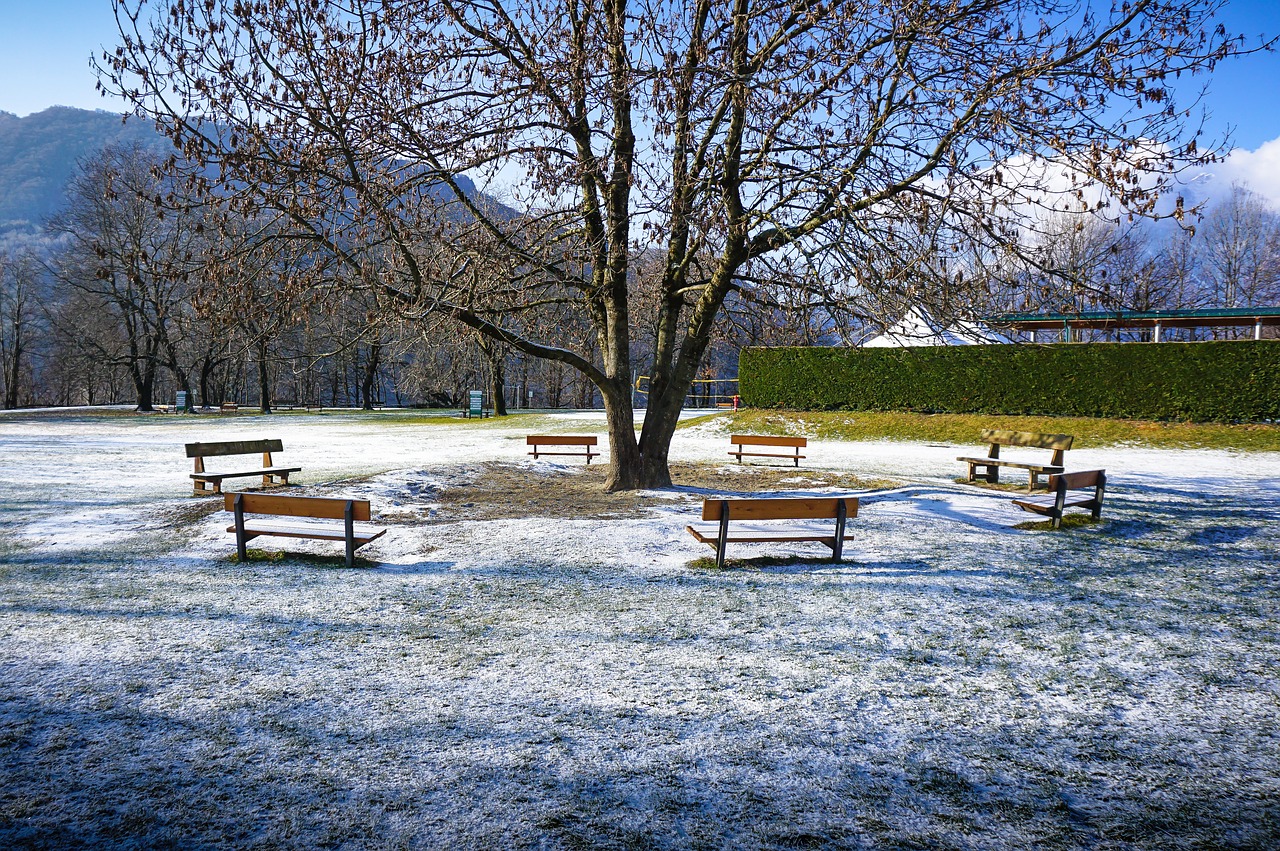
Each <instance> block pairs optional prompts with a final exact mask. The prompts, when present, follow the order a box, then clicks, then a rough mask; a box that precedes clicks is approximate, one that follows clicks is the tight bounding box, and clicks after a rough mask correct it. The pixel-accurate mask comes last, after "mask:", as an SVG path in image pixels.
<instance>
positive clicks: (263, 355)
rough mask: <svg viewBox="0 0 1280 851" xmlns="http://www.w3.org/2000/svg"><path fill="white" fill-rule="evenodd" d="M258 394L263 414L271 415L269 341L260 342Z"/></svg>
mask: <svg viewBox="0 0 1280 851" xmlns="http://www.w3.org/2000/svg"><path fill="white" fill-rule="evenodd" d="M258 393H259V397H258V398H259V399H260V400H261V403H260V405H259V408H260V409H261V410H262V413H264V414H269V413H271V375H270V371H269V370H268V369H267V341H266V340H265V339H263V340H260V341H259V342H258Z"/></svg>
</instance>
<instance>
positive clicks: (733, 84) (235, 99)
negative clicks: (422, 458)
mask: <svg viewBox="0 0 1280 851" xmlns="http://www.w3.org/2000/svg"><path fill="white" fill-rule="evenodd" d="M113 4H114V6H115V10H116V16H117V20H118V22H119V24H120V29H121V37H122V38H121V43H120V45H119V47H118V48H117V49H116V50H114V51H112V52H110V53H108V54H106V55H105V56H104V57H103V61H102V64H101V75H100V80H101V83H102V85H103V86H104V87H105V88H107V89H109V90H111V91H114V92H116V93H119V94H121V95H123V96H125V97H126V98H128V99H129V100H130V101H131V102H132V103H133V104H134V105H135V107H136V109H137V111H138V112H140V113H142V114H144V115H149V116H152V117H154V118H156V119H157V120H158V121H159V122H160V123H161V125H162V126H164V127H165V128H166V129H167V130H169V131H170V132H171V134H172V136H173V138H174V140H175V141H176V143H177V144H178V145H179V146H180V149H181V151H182V152H183V153H184V154H185V155H186V156H188V157H190V158H191V159H193V160H195V161H197V162H200V163H204V164H206V165H207V166H208V171H207V174H209V175H214V176H215V177H213V178H211V179H213V180H214V181H215V182H216V183H217V184H218V185H217V189H218V191H219V192H220V193H221V194H222V195H223V196H224V197H226V198H227V199H229V201H230V203H232V204H234V205H236V206H238V207H239V208H241V209H242V210H245V211H252V212H254V213H259V212H265V211H270V212H272V213H274V214H275V215H276V216H277V217H278V219H279V221H280V230H278V231H276V232H275V233H276V235H278V236H279V235H291V236H293V237H295V238H297V239H300V240H304V241H307V242H308V243H309V244H313V245H316V246H324V247H325V248H326V249H327V250H328V251H330V252H331V253H332V254H333V256H334V257H336V258H338V259H339V260H340V261H341V262H342V263H344V264H346V265H347V266H348V268H349V269H350V272H351V274H350V275H349V276H348V278H347V280H349V281H352V282H358V284H359V286H362V287H368V288H373V289H376V290H378V291H379V293H380V297H381V298H382V299H383V300H384V303H385V304H387V305H388V306H394V309H396V310H399V311H401V312H402V313H403V314H404V315H406V316H414V315H422V314H424V313H428V312H435V313H442V314H445V315H448V316H450V317H452V318H453V319H455V320H456V321H458V322H460V323H463V324H465V325H467V326H469V327H471V328H473V329H475V330H477V331H479V332H481V333H483V334H485V335H488V336H489V337H492V338H494V339H496V340H499V341H501V342H502V343H503V344H505V345H508V346H511V347H512V348H513V349H515V350H518V351H521V352H523V353H525V354H527V355H530V356H534V357H539V358H545V359H548V360H551V361H556V362H559V363H562V364H565V365H566V366H568V367H570V368H572V369H574V370H576V371H577V372H578V373H579V374H581V375H582V376H584V377H585V378H586V379H589V380H590V382H591V383H592V384H594V386H595V388H597V389H598V390H599V393H600V395H601V396H602V398H603V400H604V407H605V411H606V415H607V420H608V426H609V435H610V443H611V446H610V465H611V466H610V473H609V478H608V483H607V487H608V488H610V489H623V488H635V487H645V486H661V485H666V484H668V483H669V482H670V474H669V470H668V464H667V453H668V448H669V445H670V440H671V437H672V435H673V433H674V429H675V426H676V422H677V419H678V417H679V413H680V408H681V405H682V403H683V400H684V398H685V396H686V393H687V392H688V390H689V388H690V386H691V382H692V381H693V379H694V378H695V376H696V375H697V374H698V370H699V367H700V365H701V364H702V362H703V359H704V356H705V354H706V352H707V348H708V346H709V344H710V342H711V340H712V337H713V332H714V329H715V328H716V325H717V319H718V317H719V315H720V313H721V310H722V308H723V306H724V305H725V303H726V300H727V299H728V298H729V297H730V295H731V294H733V293H735V292H740V291H743V290H744V289H745V288H747V287H748V286H749V285H750V283H751V282H753V281H764V280H775V279H785V280H787V281H789V282H790V284H789V286H790V288H791V289H792V290H793V291H794V292H795V293H796V295H797V298H796V299H793V300H792V303H793V304H794V303H795V302H796V301H798V300H799V298H800V297H801V296H803V297H804V298H807V299H813V300H814V301H815V302H816V303H818V304H825V303H834V302H838V301H840V300H841V299H846V298H850V297H856V298H858V299H860V300H861V302H862V304H864V305H865V306H866V308H865V309H868V310H872V309H876V307H877V305H878V304H879V303H880V299H879V296H880V294H881V293H887V294H888V295H889V296H890V298H889V301H890V302H891V303H895V304H896V303H899V302H900V301H901V298H902V297H909V298H911V299H912V300H914V301H916V302H918V303H923V304H925V305H926V306H932V305H935V304H936V305H938V306H939V308H941V309H955V308H956V307H957V306H962V305H963V304H964V303H965V302H966V301H967V300H968V298H969V294H968V292H967V290H966V287H968V286H969V284H970V282H971V280H972V279H971V278H967V277H964V276H963V275H960V274H958V273H957V270H956V269H955V268H953V267H951V266H949V265H948V264H947V263H946V262H942V261H938V262H933V263H927V264H921V263H920V259H921V258H922V257H926V256H927V257H933V258H942V257H946V256H949V255H950V253H951V252H952V251H953V250H956V249H958V248H960V247H961V246H964V245H968V244H972V243H974V242H978V243H982V244H984V245H988V246H996V247H1014V248H1016V245H1017V232H1016V228H1013V227H1011V226H1010V225H1009V224H1008V223H1007V221H1004V220H1003V218H1005V217H1008V216H1012V215H1015V212H1014V211H1021V210H1025V209H1027V208H1029V207H1035V206H1046V205H1050V206H1051V205H1052V204H1053V203H1055V201H1054V198H1053V193H1052V191H1051V190H1052V188H1053V187H1052V186H1051V185H1050V183H1049V181H1048V180H1047V178H1043V177H1037V176H1036V175H1037V173H1038V172H1037V171H1036V170H1035V169H1034V168H1018V169H1015V168H1013V167H1012V165H1011V164H1012V163H1014V162H1018V163H1022V164H1030V165H1032V166H1034V165H1035V164H1037V163H1044V162H1047V161H1052V162H1054V163H1056V164H1058V165H1060V166H1062V167H1063V168H1065V169H1066V170H1067V172H1068V173H1069V175H1071V177H1072V178H1073V179H1074V180H1075V181H1076V182H1077V183H1078V184H1079V185H1080V186H1084V185H1086V184H1097V185H1099V186H1101V187H1102V188H1103V189H1105V190H1106V191H1107V192H1108V193H1109V196H1110V197H1111V198H1113V199H1115V202H1116V203H1117V204H1119V205H1121V208H1122V209H1124V210H1128V211H1132V212H1135V213H1136V214H1140V215H1151V214H1154V211H1155V208H1154V206H1153V198H1154V195H1155V190H1158V189H1159V188H1161V187H1162V186H1163V185H1164V183H1165V182H1166V181H1167V180H1169V178H1170V175H1171V174H1173V173H1175V172H1176V171H1177V170H1178V169H1179V168H1180V167H1182V166H1185V165H1187V164H1191V163H1200V162H1203V161H1204V160H1205V158H1206V154H1205V153H1203V152H1201V151H1200V150H1198V149H1197V147H1196V145H1195V143H1194V141H1193V140H1191V139H1188V138H1185V137H1184V135H1183V124H1182V121H1183V115H1184V114H1185V113H1184V107H1185V106H1186V105H1185V104H1183V105H1178V106H1175V104H1174V103H1173V102H1172V93H1171V92H1170V91H1169V89H1168V88H1167V87H1166V85H1165V81H1166V80H1167V79H1169V78H1171V77H1172V76H1173V75H1186V74H1192V73H1195V72H1197V71H1207V70H1211V69H1212V68H1213V66H1214V65H1215V63H1217V62H1219V61H1221V60H1223V59H1225V58H1227V57H1228V56H1231V55H1232V54H1234V53H1237V52H1240V51H1241V50H1242V49H1243V48H1242V42H1241V41H1239V40H1237V39H1235V38H1233V37H1231V36H1229V35H1228V34H1226V33H1225V32H1223V31H1222V30H1221V28H1219V27H1218V25H1217V22H1216V21H1215V20H1214V18H1213V14H1214V12H1215V11H1216V10H1217V9H1218V8H1220V7H1221V6H1222V5H1223V2H1222V0H1129V2H1125V3H1123V4H1120V3H1117V4H1112V5H1108V4H1097V3H1092V2H1087V1H1086V0H1067V2H1062V0H1021V2H1009V0H960V2H950V0H948V2H932V0H924V1H923V2H922V0H794V2H789V3H776V2H762V1H761V0H728V2H723V0H420V2H412V3H401V2H386V0H334V2H326V3H296V2H292V0H262V1H261V2H253V3H245V2H239V0H235V2H233V1H232V0H208V2H201V3H193V2H189V0H155V2H148V1H147V0H136V1H135V0H113ZM499 172H501V173H504V174H510V173H518V174H521V175H523V177H522V178H521V179H520V180H519V182H518V186H517V187H516V188H515V189H514V190H513V193H512V199H511V204H512V205H514V208H515V209H513V208H512V207H511V206H510V205H509V206H507V207H500V206H498V205H495V204H491V203H486V202H484V201H482V200H481V199H480V198H478V197H477V196H476V195H474V194H472V193H471V192H470V191H469V189H470V187H469V183H468V182H466V181H464V180H463V179H462V177H461V176H462V175H467V174H470V175H480V176H483V175H492V174H497V173H499ZM1077 188H1078V187H1076V186H1070V187H1068V188H1066V189H1065V190H1064V192H1065V194H1067V195H1069V196H1071V197H1074V195H1075V192H1076V191H1077ZM649 249H653V250H657V251H659V252H661V254H662V256H663V258H664V260H663V263H662V274H661V279H660V281H659V284H658V288H657V303H656V305H655V307H656V310H657V317H656V323H655V329H656V336H655V339H654V341H653V347H652V349H651V350H649V349H648V347H646V349H647V350H648V351H650V352H651V354H648V355H646V359H647V361H648V362H647V363H646V364H644V365H643V367H642V369H641V371H643V372H644V373H646V374H648V375H650V376H651V378H650V384H649V388H650V392H649V396H648V400H649V404H648V408H647V410H646V412H645V417H644V425H643V428H642V430H641V431H640V433H639V435H638V436H637V434H636V430H635V425H634V418H633V411H632V389H631V380H632V374H633V372H634V371H635V369H634V365H633V361H632V358H633V355H634V351H633V345H632V343H633V341H632V339H631V335H632V333H633V323H632V321H631V314H632V311H633V310H636V309H637V307H638V305H637V304H636V301H635V299H636V297H637V291H636V289H635V287H634V276H633V274H632V264H633V260H634V258H635V257H636V255H637V253H638V252H639V251H641V250H649ZM374 258H376V260H377V262H373V260H374ZM824 258H838V259H839V260H840V262H829V263H828V262H821V261H822V260H823V259H824ZM476 264H484V265H485V266H487V267H488V269H489V272H488V273H486V274H485V275H480V276H476V275H472V274H469V273H468V269H469V268H470V267H474V266H475V265H476ZM819 269H820V270H822V273H823V275H822V276H819V275H817V274H815V270H819ZM833 272H839V273H840V275H839V277H838V278H827V277H825V276H826V275H828V274H831V273H833ZM477 282H483V286H480V285H478V284H477ZM327 285H328V281H323V280H318V281H317V286H327ZM646 297H647V296H646ZM558 312H572V313H574V314H575V315H576V316H578V317H579V318H580V319H581V320H582V322H583V323H585V324H589V326H590V329H591V331H590V334H589V335H587V338H586V339H577V340H575V341H572V342H570V344H568V345H560V344H558V343H557V342H555V340H554V339H553V338H549V337H544V336H540V335H539V334H538V333H537V332H538V331H539V330H540V329H547V328H551V327H554V326H555V323H551V322H547V321H535V320H534V319H531V318H530V317H532V316H537V315H539V314H549V315H552V316H554V315H556V314H557V313H558Z"/></svg>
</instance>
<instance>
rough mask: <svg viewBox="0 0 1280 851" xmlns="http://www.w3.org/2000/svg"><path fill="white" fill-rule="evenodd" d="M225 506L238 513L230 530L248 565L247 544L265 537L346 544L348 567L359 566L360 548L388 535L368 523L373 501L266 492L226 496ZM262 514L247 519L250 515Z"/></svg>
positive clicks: (238, 551) (384, 530)
mask: <svg viewBox="0 0 1280 851" xmlns="http://www.w3.org/2000/svg"><path fill="white" fill-rule="evenodd" d="M222 496H223V499H224V507H225V508H226V510H227V511H231V512H234V513H235V522H234V523H233V524H232V525H231V526H228V527H227V531H228V532H235V535H236V555H237V556H238V557H239V559H240V563H241V564H244V562H246V561H247V560H248V558H249V554H248V551H247V550H246V549H245V545H246V544H247V543H248V542H249V541H252V540H253V539H254V538H257V537H259V536H261V535H271V536H274V537H278V538H312V539H315V540H319V541H342V542H344V543H345V544H346V545H347V567H354V566H355V558H356V549H357V548H358V547H363V546H364V545H365V544H367V543H369V542H370V541H376V540H377V539H378V538H381V537H382V536H383V535H385V534H386V533H387V530H386V529H379V528H376V527H374V526H372V525H370V524H369V523H368V521H369V519H370V511H369V501H368V500H366V499H335V498H333V497H323V496H285V495H281V494H266V493H227V494H223V495H222ZM250 514H253V515H258V516H256V517H252V518H250V517H247V516H246V515H250ZM263 516H266V517H301V518H313V519H321V520H338V521H341V522H338V523H316V522H308V521H307V520H292V521H282V520H267V519H263Z"/></svg>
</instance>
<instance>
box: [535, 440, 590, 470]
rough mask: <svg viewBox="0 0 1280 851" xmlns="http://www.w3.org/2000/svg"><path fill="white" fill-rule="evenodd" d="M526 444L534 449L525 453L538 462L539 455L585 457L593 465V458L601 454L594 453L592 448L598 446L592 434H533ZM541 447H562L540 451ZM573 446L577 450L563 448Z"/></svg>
mask: <svg viewBox="0 0 1280 851" xmlns="http://www.w3.org/2000/svg"><path fill="white" fill-rule="evenodd" d="M525 443H526V444H527V445H529V446H532V447H533V451H532V452H527V453H525V454H526V455H532V456H533V459H534V460H535V461H536V460H538V456H539V455H584V456H586V459H587V463H588V464H590V463H591V459H592V458H597V457H599V455H600V453H599V452H592V451H591V447H593V446H595V445H596V438H595V435H591V434H531V435H529V436H528V437H526V438H525ZM539 446H558V447H562V448H560V449H557V450H546V449H541V450H540V449H538V447H539ZM567 446H572V447H577V448H575V449H565V448H563V447H567Z"/></svg>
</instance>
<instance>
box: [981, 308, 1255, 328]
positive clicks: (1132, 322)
mask: <svg viewBox="0 0 1280 851" xmlns="http://www.w3.org/2000/svg"><path fill="white" fill-rule="evenodd" d="M983 321H984V322H989V323H991V324H992V325H996V326H999V327H1004V328H1011V329H1013V330H1016V331H1043V330H1050V331H1051V330H1056V329H1062V328H1092V329H1119V328H1153V327H1155V326H1156V325H1160V326H1161V327H1164V328H1230V327H1253V326H1257V325H1274V326H1280V307H1223V308H1210V309H1206V310H1086V311H1081V312H1080V313H1000V314H995V315H992V316H985V317H983Z"/></svg>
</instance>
